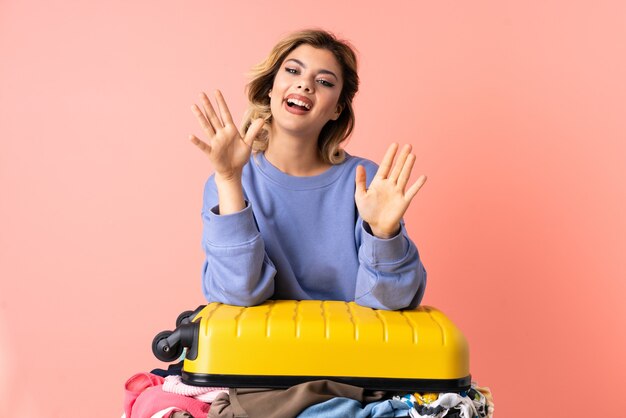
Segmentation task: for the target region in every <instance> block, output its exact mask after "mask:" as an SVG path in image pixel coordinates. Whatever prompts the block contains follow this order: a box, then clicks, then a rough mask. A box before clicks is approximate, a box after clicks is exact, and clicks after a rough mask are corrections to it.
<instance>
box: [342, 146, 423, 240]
mask: <svg viewBox="0 0 626 418" xmlns="http://www.w3.org/2000/svg"><path fill="white" fill-rule="evenodd" d="M397 152H398V144H395V143H394V144H391V145H390V146H389V148H388V149H387V152H386V153H385V156H384V157H383V161H382V163H381V164H380V167H379V168H378V171H377V172H376V175H375V176H374V179H373V180H372V182H371V183H370V186H369V188H367V187H366V175H365V168H364V167H363V166H361V165H360V166H358V167H357V169H356V179H355V181H356V192H355V194H354V200H355V201H356V206H357V209H358V210H359V214H360V215H361V218H362V219H363V220H364V221H365V222H367V223H368V224H369V226H370V228H371V229H372V233H373V234H374V236H376V237H378V238H391V237H393V236H394V235H396V234H397V233H398V231H399V230H400V220H401V219H402V217H403V216H404V213H405V212H406V210H407V208H408V207H409V204H410V203H411V200H412V199H413V197H415V195H416V194H417V192H418V191H419V189H420V188H421V187H422V186H423V185H424V183H425V182H426V176H425V175H421V176H420V177H419V178H418V179H417V180H416V181H415V183H413V184H412V185H411V187H409V188H408V189H407V188H406V186H407V184H408V182H409V177H411V170H413V164H414V163H415V155H413V154H411V145H405V146H404V147H403V148H402V151H401V152H400V155H399V156H398V158H397V159H396V161H395V163H394V158H395V156H396V153H397Z"/></svg>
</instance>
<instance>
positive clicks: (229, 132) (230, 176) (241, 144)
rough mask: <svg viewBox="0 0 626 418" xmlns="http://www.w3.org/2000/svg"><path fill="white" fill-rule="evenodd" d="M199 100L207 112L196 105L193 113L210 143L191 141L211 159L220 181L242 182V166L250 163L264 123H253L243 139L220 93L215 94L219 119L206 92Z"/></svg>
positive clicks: (193, 138)
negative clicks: (255, 141) (254, 145)
mask: <svg viewBox="0 0 626 418" xmlns="http://www.w3.org/2000/svg"><path fill="white" fill-rule="evenodd" d="M200 99H201V100H202V106H203V108H204V112H202V110H200V107H198V106H197V105H195V104H194V105H193V106H191V110H192V112H193V113H194V114H195V115H196V118H197V119H198V122H200V126H201V127H202V130H203V131H204V133H205V135H206V136H207V138H208V141H206V142H204V141H202V140H201V139H199V138H198V137H196V136H195V135H190V136H189V139H190V140H191V142H193V143H194V144H195V145H196V146H197V147H198V148H200V149H201V150H202V151H204V152H205V153H206V154H207V155H208V156H209V160H210V161H211V164H212V165H213V169H214V170H215V173H216V176H219V177H220V178H221V180H226V181H230V180H235V181H238V180H240V179H241V173H242V171H243V166H244V165H246V163H247V162H248V160H249V159H250V153H251V151H252V142H253V141H254V138H255V137H256V135H257V134H258V133H259V131H260V130H261V128H262V127H263V120H262V119H257V120H255V121H253V122H252V124H251V125H250V128H249V129H248V131H247V132H246V135H245V136H244V137H243V138H242V137H241V134H240V133H239V130H238V129H237V127H236V126H235V124H234V123H233V118H232V116H231V114H230V111H229V110H228V106H227V105H226V101H225V100H224V96H223V95H222V93H221V92H220V91H219V90H217V91H216V92H215V101H216V102H217V108H218V113H219V115H218V114H217V113H216V112H215V110H214V108H213V105H211V101H210V100H209V98H208V97H207V95H206V94H205V93H204V92H203V93H201V94H200Z"/></svg>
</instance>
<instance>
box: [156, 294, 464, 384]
mask: <svg viewBox="0 0 626 418" xmlns="http://www.w3.org/2000/svg"><path fill="white" fill-rule="evenodd" d="M176 322H177V327H176V329H175V330H174V331H164V332H161V333H159V334H158V335H157V336H156V337H155V338H154V341H153V343H152V350H153V353H154V354H155V356H156V357H157V358H158V359H160V360H162V361H174V360H176V359H178V358H179V357H180V356H181V354H182V352H183V349H184V348H186V349H187V351H186V354H185V361H184V364H183V371H182V379H183V382H184V383H187V384H190V385H196V386H218V387H220V386H225V387H268V388H287V387H290V386H293V385H296V384H299V383H303V382H306V381H311V380H319V379H329V380H334V381H338V382H343V383H348V384H351V385H354V386H360V387H363V388H366V389H380V390H390V391H405V392H410V391H415V392H459V391H463V390H467V389H469V387H470V384H471V376H470V373H469V351H468V345H467V341H466V339H465V337H464V336H463V334H462V333H461V332H460V331H459V329H458V328H457V327H456V326H455V325H454V324H453V323H452V322H451V321H450V320H449V319H448V318H447V317H446V316H445V315H444V314H443V313H442V312H441V311H439V310H437V309H435V308H432V307H428V306H420V307H418V308H416V309H410V310H403V311H383V310H376V309H371V308H366V307H363V306H359V305H357V304H356V303H354V302H338V301H315V300H306V301H288V300H276V301H267V302H265V303H264V304H262V305H258V306H252V307H239V306H231V305H224V304H220V303H210V304H208V305H206V306H201V307H199V308H198V309H196V310H195V311H193V312H191V311H187V312H183V313H182V314H181V315H180V316H179V317H178V320H177V321H176Z"/></svg>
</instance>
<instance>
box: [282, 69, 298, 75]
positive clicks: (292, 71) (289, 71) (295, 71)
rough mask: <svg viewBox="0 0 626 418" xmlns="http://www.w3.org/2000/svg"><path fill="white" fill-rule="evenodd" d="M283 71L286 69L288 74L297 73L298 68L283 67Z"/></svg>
mask: <svg viewBox="0 0 626 418" xmlns="http://www.w3.org/2000/svg"><path fill="white" fill-rule="evenodd" d="M285 71H287V72H288V73H289V74H298V70H296V69H295V68H291V67H285Z"/></svg>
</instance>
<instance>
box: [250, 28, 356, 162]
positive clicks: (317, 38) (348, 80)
mask: <svg viewBox="0 0 626 418" xmlns="http://www.w3.org/2000/svg"><path fill="white" fill-rule="evenodd" d="M300 45H311V46H312V47H314V48H319V49H326V50H328V51H330V52H332V54H333V55H334V56H335V58H336V59H337V62H338V63H339V65H340V66H341V70H342V78H343V88H342V90H341V94H340V95H339V101H338V103H337V104H338V105H339V106H340V108H341V114H340V115H339V118H337V120H330V121H328V122H327V123H326V125H324V127H323V128H322V131H321V132H320V136H319V138H318V142H317V149H318V152H319V154H320V157H321V158H322V160H323V161H324V162H327V163H330V164H339V163H341V162H342V161H343V160H344V158H345V153H344V151H343V149H341V148H340V147H339V145H340V144H341V143H342V142H343V141H344V140H346V139H347V138H348V137H349V136H350V134H351V133H352V130H353V128H354V121H355V120H354V109H353V108H352V100H353V99H354V95H355V94H356V92H357V91H358V89H359V76H358V74H357V59H356V54H355V52H354V49H353V47H352V46H351V45H350V44H349V43H348V42H347V41H344V40H339V39H337V37H335V35H333V34H332V33H330V32H326V31H323V30H317V29H310V30H303V31H299V32H295V33H292V34H291V35H289V36H287V37H286V38H284V39H283V40H281V41H280V42H279V43H278V44H276V46H274V48H273V49H272V51H271V52H270V54H269V55H268V56H267V58H265V60H263V62H261V63H259V64H257V65H256V66H254V67H253V68H252V70H251V71H250V77H251V81H250V82H249V83H248V85H247V86H246V92H247V94H248V100H249V102H250V103H249V106H248V110H247V112H246V115H245V117H244V122H243V125H242V127H241V128H242V131H243V132H244V133H245V132H246V131H247V130H248V128H249V127H250V124H251V123H252V121H253V120H254V119H257V118H262V119H263V120H265V127H264V128H263V129H262V130H261V132H260V133H259V134H258V135H257V137H256V138H255V140H254V143H253V145H252V149H253V150H254V151H255V152H259V151H265V149H267V143H268V141H269V139H270V138H269V125H270V124H271V123H272V112H271V110H270V98H269V92H270V90H271V89H272V85H273V84H274V77H275V76H276V73H277V72H278V70H279V69H280V66H281V65H282V63H283V61H284V60H285V58H286V57H287V55H289V54H290V53H291V52H292V51H293V50H294V49H296V48H297V47H298V46H300Z"/></svg>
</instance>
